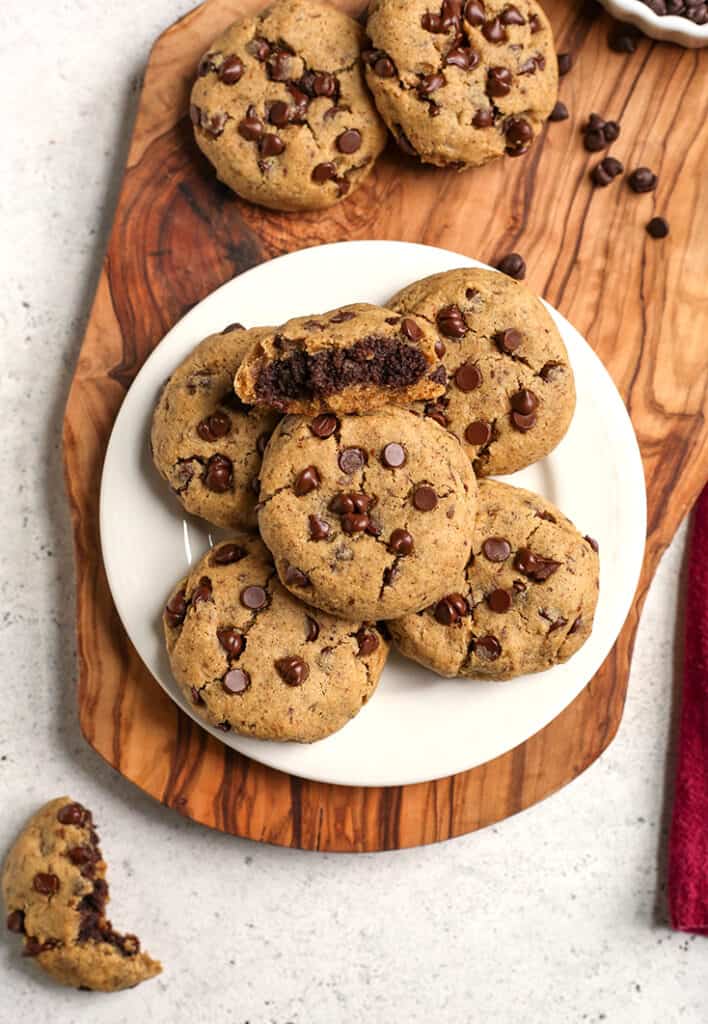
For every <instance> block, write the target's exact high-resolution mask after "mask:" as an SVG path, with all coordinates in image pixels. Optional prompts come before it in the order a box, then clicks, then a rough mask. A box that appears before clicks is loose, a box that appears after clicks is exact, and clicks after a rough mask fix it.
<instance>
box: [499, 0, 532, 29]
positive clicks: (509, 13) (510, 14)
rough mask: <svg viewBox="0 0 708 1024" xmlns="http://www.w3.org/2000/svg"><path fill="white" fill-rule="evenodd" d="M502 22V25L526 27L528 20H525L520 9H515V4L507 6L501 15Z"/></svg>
mask: <svg viewBox="0 0 708 1024" xmlns="http://www.w3.org/2000/svg"><path fill="white" fill-rule="evenodd" d="M499 17H500V20H501V23H502V25H525V24H526V19H525V18H524V16H523V14H522V13H521V11H520V10H519V9H518V7H514V5H513V4H507V5H506V7H505V8H504V10H503V11H502V12H501V14H500V16H499Z"/></svg>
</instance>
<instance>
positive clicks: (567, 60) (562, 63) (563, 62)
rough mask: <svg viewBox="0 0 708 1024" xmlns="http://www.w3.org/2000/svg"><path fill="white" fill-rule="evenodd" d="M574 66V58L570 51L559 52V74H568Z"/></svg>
mask: <svg viewBox="0 0 708 1024" xmlns="http://www.w3.org/2000/svg"><path fill="white" fill-rule="evenodd" d="M572 66H573V58H572V56H571V55H570V54H569V53H559V54H558V74H559V75H560V77H561V78H562V77H563V75H567V74H568V72H569V71H570V69H571V68H572Z"/></svg>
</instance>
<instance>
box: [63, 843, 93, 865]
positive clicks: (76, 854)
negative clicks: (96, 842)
mask: <svg viewBox="0 0 708 1024" xmlns="http://www.w3.org/2000/svg"><path fill="white" fill-rule="evenodd" d="M66 855H67V857H68V858H69V860H70V861H71V863H72V864H75V865H76V867H83V866H84V865H85V864H90V863H91V862H92V861H93V860H94V859H95V854H94V851H93V847H91V846H72V847H71V849H70V850H67V853H66Z"/></svg>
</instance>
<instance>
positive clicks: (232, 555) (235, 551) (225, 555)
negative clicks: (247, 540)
mask: <svg viewBox="0 0 708 1024" xmlns="http://www.w3.org/2000/svg"><path fill="white" fill-rule="evenodd" d="M246 554H247V552H246V549H245V548H242V547H241V546H240V544H221V545H220V546H219V547H218V548H214V550H213V552H212V556H211V560H212V563H213V564H214V565H232V564H233V562H240V560H241V559H242V558H245V557H246Z"/></svg>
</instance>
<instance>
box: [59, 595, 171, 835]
mask: <svg viewBox="0 0 708 1024" xmlns="http://www.w3.org/2000/svg"><path fill="white" fill-rule="evenodd" d="M180 593H181V594H182V595H184V591H183V590H182V591H180ZM90 819H91V815H90V814H89V812H88V811H87V810H86V808H85V807H82V806H81V804H76V803H74V804H64V806H63V807H60V808H59V810H58V811H57V821H59V822H61V824H62V825H77V826H78V827H79V828H81V827H82V826H83V825H85V824H86V823H87V822H89V821H90Z"/></svg>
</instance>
